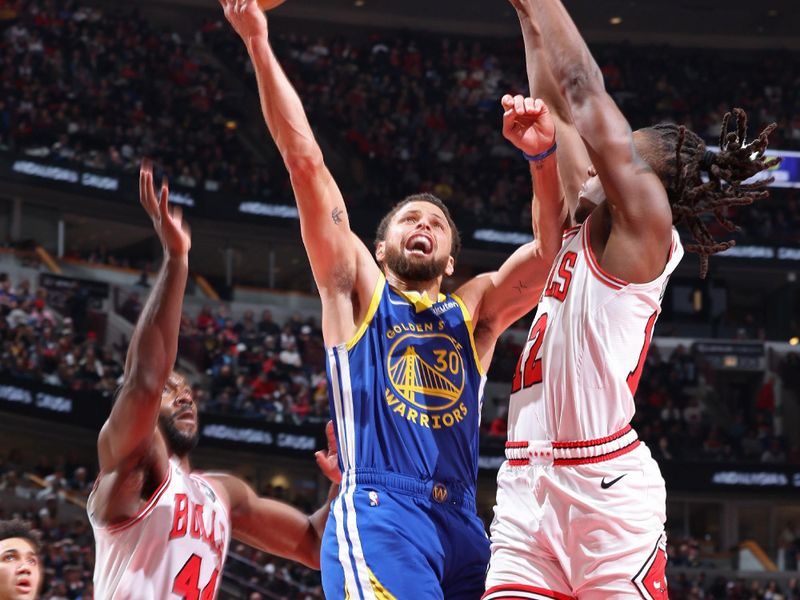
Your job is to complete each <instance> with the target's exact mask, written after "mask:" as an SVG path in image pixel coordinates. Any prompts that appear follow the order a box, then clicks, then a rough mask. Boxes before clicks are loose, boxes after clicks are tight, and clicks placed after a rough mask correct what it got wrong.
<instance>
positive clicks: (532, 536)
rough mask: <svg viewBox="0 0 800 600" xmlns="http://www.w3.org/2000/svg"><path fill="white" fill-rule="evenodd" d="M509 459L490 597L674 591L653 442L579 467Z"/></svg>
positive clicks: (501, 487)
mask: <svg viewBox="0 0 800 600" xmlns="http://www.w3.org/2000/svg"><path fill="white" fill-rule="evenodd" d="M509 462H511V463H512V464H519V463H521V462H525V461H520V460H516V461H514V460H512V461H506V462H505V463H503V466H502V467H501V468H500V472H499V473H498V476H497V506H495V509H494V512H495V517H494V521H493V522H492V527H491V540H492V557H491V562H490V564H489V573H488V575H487V579H486V594H484V596H483V598H484V600H499V599H501V598H504V599H509V598H526V599H544V598H548V599H552V598H555V599H558V600H566V599H570V598H579V599H580V600H595V599H604V600H605V599H608V598H645V599H647V600H649V599H658V600H661V599H665V598H667V582H666V576H665V573H664V571H665V568H666V537H665V535H664V521H665V512H666V490H665V486H664V479H663V478H662V477H661V472H660V471H659V468H658V465H657V464H656V462H655V461H654V460H653V458H652V457H651V455H650V451H649V450H648V449H647V447H646V446H645V445H644V444H638V446H636V447H634V448H633V449H632V450H631V451H629V452H627V453H626V454H623V455H621V456H616V457H615V458H611V459H610V460H605V461H603V462H595V463H593V464H581V465H577V466H554V465H553V464H552V461H550V464H530V463H528V464H525V465H524V466H511V465H510V464H509Z"/></svg>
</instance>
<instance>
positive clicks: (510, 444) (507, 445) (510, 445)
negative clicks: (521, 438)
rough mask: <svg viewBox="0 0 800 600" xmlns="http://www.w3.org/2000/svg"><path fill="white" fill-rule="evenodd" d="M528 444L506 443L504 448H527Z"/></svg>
mask: <svg viewBox="0 0 800 600" xmlns="http://www.w3.org/2000/svg"><path fill="white" fill-rule="evenodd" d="M527 447H528V442H506V448H527Z"/></svg>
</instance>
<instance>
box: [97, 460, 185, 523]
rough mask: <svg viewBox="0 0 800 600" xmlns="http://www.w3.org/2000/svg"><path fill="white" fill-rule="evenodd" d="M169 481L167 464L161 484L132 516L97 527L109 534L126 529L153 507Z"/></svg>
mask: <svg viewBox="0 0 800 600" xmlns="http://www.w3.org/2000/svg"><path fill="white" fill-rule="evenodd" d="M170 481H172V465H168V467H167V475H166V477H165V478H164V481H162V482H161V485H160V486H159V487H158V489H157V490H156V491H155V492H153V494H152V495H151V496H150V499H149V500H148V501H147V503H146V504H145V505H144V506H143V507H142V508H140V509H139V512H137V513H136V514H135V515H133V516H132V517H130V518H128V519H125V520H124V521H120V522H119V523H114V524H113V525H105V526H103V525H98V527H97V528H98V529H104V530H105V531H106V532H107V533H109V534H114V533H119V532H120V531H122V530H124V529H127V528H128V527H130V526H131V525H134V524H136V523H138V522H139V521H141V520H142V519H144V518H145V517H146V516H147V515H148V514H150V512H151V511H152V510H153V509H154V508H155V506H156V504H158V501H159V500H160V499H161V496H163V495H164V492H165V491H166V490H167V488H168V487H169V484H170Z"/></svg>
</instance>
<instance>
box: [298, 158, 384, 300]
mask: <svg viewBox="0 0 800 600" xmlns="http://www.w3.org/2000/svg"><path fill="white" fill-rule="evenodd" d="M291 177H292V187H293V188H294V192H295V196H296V199H297V206H298V211H299V213H300V230H301V233H302V236H303V244H304V246H305V248H306V252H307V253H308V259H309V262H310V263H311V270H312V272H313V274H314V280H315V281H316V283H317V286H318V287H319V288H320V289H323V290H327V289H335V290H337V291H343V292H345V293H349V292H350V291H352V290H353V289H354V288H355V286H356V275H357V271H358V265H359V260H361V259H363V258H364V256H365V255H366V256H367V257H369V250H367V248H366V246H365V245H364V244H363V242H361V240H360V239H359V238H358V236H356V235H355V234H354V233H353V231H352V230H351V229H350V220H349V215H348V213H347V207H346V206H345V202H344V198H343V197H342V193H341V191H340V190H339V187H338V186H337V185H336V182H335V181H334V180H333V177H332V176H331V174H330V172H329V171H328V169H327V167H325V165H324V164H317V165H312V166H309V167H307V168H304V169H294V170H292V171H291Z"/></svg>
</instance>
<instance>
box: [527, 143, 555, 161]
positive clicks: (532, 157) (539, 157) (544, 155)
mask: <svg viewBox="0 0 800 600" xmlns="http://www.w3.org/2000/svg"><path fill="white" fill-rule="evenodd" d="M557 148H558V144H556V143H555V142H553V145H552V146H550V147H549V148H548V149H547V150H545V151H544V152H542V153H541V154H533V155H531V154H527V153H526V152H523V153H522V156H524V157H525V160H528V161H530V162H539V161H540V160H544V159H545V158H547V157H548V156H550V155H551V154H553V152H555V151H556V149H557Z"/></svg>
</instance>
